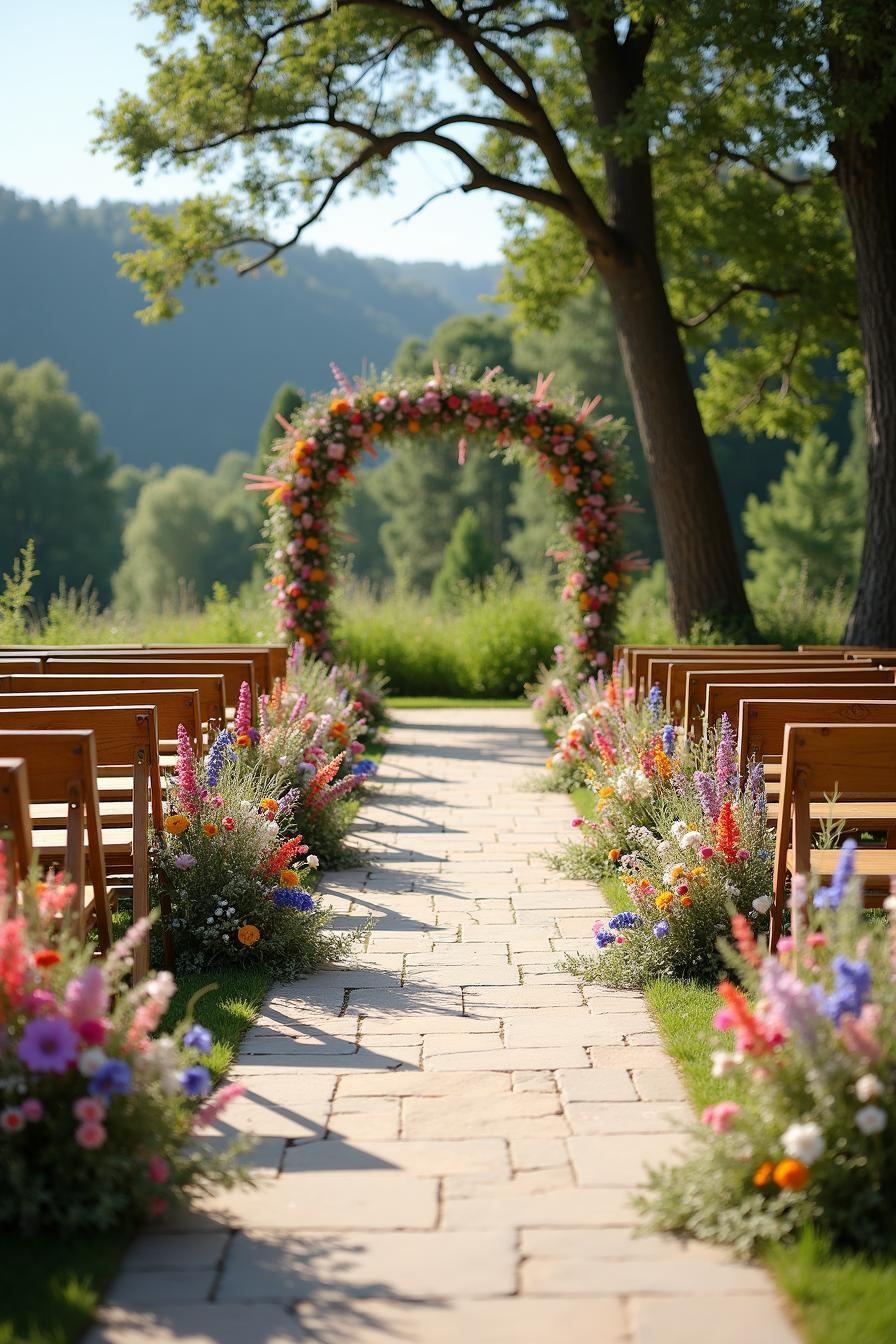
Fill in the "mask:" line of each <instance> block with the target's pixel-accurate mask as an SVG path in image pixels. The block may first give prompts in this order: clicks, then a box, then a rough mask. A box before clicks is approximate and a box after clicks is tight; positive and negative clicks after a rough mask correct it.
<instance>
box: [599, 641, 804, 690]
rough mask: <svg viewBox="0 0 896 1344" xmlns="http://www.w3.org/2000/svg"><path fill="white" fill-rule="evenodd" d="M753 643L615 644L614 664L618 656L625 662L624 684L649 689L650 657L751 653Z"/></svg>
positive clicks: (772, 646)
mask: <svg viewBox="0 0 896 1344" xmlns="http://www.w3.org/2000/svg"><path fill="white" fill-rule="evenodd" d="M757 647H760V646H757V645H755V644H725V645H719V644H622V645H617V646H616V648H615V649H614V650H613V663H614V666H615V664H616V663H618V662H619V660H620V658H621V659H622V660H623V662H624V663H625V674H626V684H627V685H629V686H634V687H635V689H636V690H638V688H639V683H641V682H643V683H645V684H644V690H645V691H647V690H649V689H650V686H649V683H647V665H648V662H649V660H650V658H652V657H656V658H660V657H662V656H664V655H665V656H666V657H669V658H682V657H688V656H693V655H695V654H702V653H705V654H708V655H710V656H714V655H715V654H720V655H721V654H726V653H747V654H749V653H753V652H755V651H756V649H757ZM761 648H763V649H769V650H775V649H779V648H780V645H778V644H764V645H762V646H761Z"/></svg>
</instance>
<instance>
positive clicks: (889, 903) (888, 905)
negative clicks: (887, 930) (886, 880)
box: [884, 896, 896, 915]
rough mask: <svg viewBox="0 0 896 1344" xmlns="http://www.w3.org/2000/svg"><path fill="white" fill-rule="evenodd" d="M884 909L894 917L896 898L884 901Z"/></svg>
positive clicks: (889, 897)
mask: <svg viewBox="0 0 896 1344" xmlns="http://www.w3.org/2000/svg"><path fill="white" fill-rule="evenodd" d="M884 909H885V910H886V912H887V914H888V915H892V914H893V912H894V910H896V896H888V897H887V898H886V900H885V901H884Z"/></svg>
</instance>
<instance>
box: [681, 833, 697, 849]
mask: <svg viewBox="0 0 896 1344" xmlns="http://www.w3.org/2000/svg"><path fill="white" fill-rule="evenodd" d="M679 844H680V845H681V847H682V849H697V848H698V847H699V846H700V845H702V844H703V836H702V835H701V834H700V832H699V831H687V832H685V834H684V835H683V836H682V837H681V840H680V841H679Z"/></svg>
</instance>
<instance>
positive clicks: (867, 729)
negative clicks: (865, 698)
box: [781, 722, 896, 809]
mask: <svg viewBox="0 0 896 1344" xmlns="http://www.w3.org/2000/svg"><path fill="white" fill-rule="evenodd" d="M797 783H798V784H799V786H800V789H801V791H802V792H804V793H805V794H806V796H807V797H808V799H809V800H810V801H820V800H823V799H824V798H825V796H830V795H831V794H833V793H835V792H836V793H837V794H838V795H839V797H840V799H841V800H842V801H843V802H852V801H855V802H863V803H866V802H874V801H876V800H878V799H885V800H887V801H890V800H893V801H894V803H896V724H880V723H873V724H872V723H860V724H854V723H838V724H831V723H824V722H821V723H811V724H802V723H800V724H788V725H787V728H786V729H785V732H784V748H783V753H782V767H781V803H782V809H783V805H784V802H785V798H786V797H787V796H790V795H792V792H793V788H794V785H795V784H797Z"/></svg>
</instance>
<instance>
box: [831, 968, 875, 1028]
mask: <svg viewBox="0 0 896 1344" xmlns="http://www.w3.org/2000/svg"><path fill="white" fill-rule="evenodd" d="M831 965H832V966H833V969H834V988H833V991H832V992H831V993H830V994H829V995H828V996H827V1001H826V1003H825V1009H824V1011H825V1013H826V1014H827V1016H828V1017H829V1018H831V1019H832V1020H833V1021H834V1022H836V1023H838V1024H839V1022H840V1019H841V1017H842V1016H843V1015H844V1013H850V1014H851V1015H852V1016H853V1017H858V1016H859V1014H860V1013H861V1011H862V1004H863V1003H864V1002H865V1000H866V999H867V997H868V995H869V994H870V992H871V967H870V966H869V965H868V963H867V961H849V960H848V958H846V957H840V956H838V957H834V959H833V961H832V962H831Z"/></svg>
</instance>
